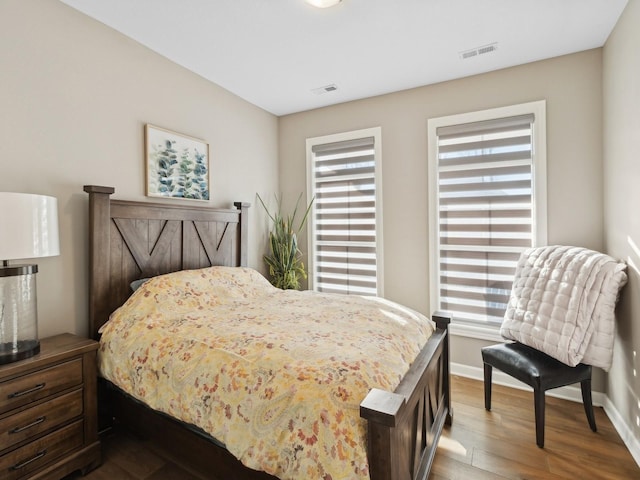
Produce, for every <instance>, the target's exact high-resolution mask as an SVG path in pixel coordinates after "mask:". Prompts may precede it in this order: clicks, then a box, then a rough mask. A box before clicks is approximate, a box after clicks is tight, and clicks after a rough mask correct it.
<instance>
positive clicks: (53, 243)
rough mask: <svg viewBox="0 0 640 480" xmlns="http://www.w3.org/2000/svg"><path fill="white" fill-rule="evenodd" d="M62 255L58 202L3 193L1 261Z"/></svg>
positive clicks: (0, 212) (1, 199)
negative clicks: (59, 236)
mask: <svg viewBox="0 0 640 480" xmlns="http://www.w3.org/2000/svg"><path fill="white" fill-rule="evenodd" d="M53 255H60V241H59V239H58V200H57V199H56V198H54V197H48V196H45V195H32V194H28V193H10V192H0V261H1V260H16V259H24V258H37V257H50V256H53Z"/></svg>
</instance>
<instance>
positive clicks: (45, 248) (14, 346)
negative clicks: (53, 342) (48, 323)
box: [0, 192, 60, 364]
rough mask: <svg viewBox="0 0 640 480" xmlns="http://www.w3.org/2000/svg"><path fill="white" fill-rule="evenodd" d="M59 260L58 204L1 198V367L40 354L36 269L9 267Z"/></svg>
mask: <svg viewBox="0 0 640 480" xmlns="http://www.w3.org/2000/svg"><path fill="white" fill-rule="evenodd" d="M59 254H60V242H59V240H58V201H57V199H55V198H54V197H47V196H44V195H32V194H27V193H9V192H0V261H2V264H1V265H0V364H5V363H10V362H15V361H17V360H22V359H24V358H28V357H31V356H32V355H35V354H37V353H38V352H39V351H40V341H39V340H38V312H37V305H36V300H37V297H36V278H35V274H36V273H37V272H38V266H37V265H33V264H30V265H9V260H17V259H31V258H38V257H49V256H53V255H59Z"/></svg>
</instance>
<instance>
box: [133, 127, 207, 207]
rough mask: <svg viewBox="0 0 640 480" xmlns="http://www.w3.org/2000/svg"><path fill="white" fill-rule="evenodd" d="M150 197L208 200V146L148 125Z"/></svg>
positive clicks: (148, 187)
mask: <svg viewBox="0 0 640 480" xmlns="http://www.w3.org/2000/svg"><path fill="white" fill-rule="evenodd" d="M144 133H145V161H146V165H147V166H146V172H147V196H149V197H166V198H185V199H189V200H209V176H210V174H209V144H208V143H206V142H204V141H202V140H198V139H197V138H193V137H189V136H187V135H182V134H180V133H176V132H172V131H171V130H166V129H164V128H160V127H156V126H154V125H149V124H147V125H145V129H144Z"/></svg>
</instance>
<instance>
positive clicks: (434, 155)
mask: <svg viewBox="0 0 640 480" xmlns="http://www.w3.org/2000/svg"><path fill="white" fill-rule="evenodd" d="M429 146H430V154H429V157H430V158H429V172H430V183H429V187H430V217H431V218H430V230H431V238H430V248H431V252H430V253H431V257H430V264H431V302H432V310H446V311H449V312H451V313H452V315H453V318H454V322H455V324H456V326H455V327H454V329H453V331H454V333H458V334H462V335H470V336H474V337H478V338H487V339H495V338H496V335H497V329H498V327H499V326H500V324H501V323H502V319H503V316H504V312H505V310H506V306H507V303H508V301H509V295H510V292H511V285H512V283H513V277H514V273H515V267H516V263H517V261H518V258H519V256H520V253H521V252H522V251H523V250H524V249H526V248H529V247H532V246H536V245H544V244H545V243H546V183H545V182H546V180H545V177H546V155H545V149H546V148H545V103H544V102H543V101H541V102H534V103H529V104H524V105H517V106H513V107H506V108H501V109H494V110H487V111H483V112H476V113H471V114H463V115H455V116H451V117H444V118H437V119H432V120H429Z"/></svg>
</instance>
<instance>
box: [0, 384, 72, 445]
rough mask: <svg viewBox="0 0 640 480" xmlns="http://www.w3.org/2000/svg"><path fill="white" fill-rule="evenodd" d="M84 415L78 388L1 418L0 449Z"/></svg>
mask: <svg viewBox="0 0 640 480" xmlns="http://www.w3.org/2000/svg"><path fill="white" fill-rule="evenodd" d="M80 415H82V390H76V391H74V392H71V393H67V394H65V395H61V396H59V397H55V398H53V399H51V400H49V401H47V402H45V403H41V404H40V405H37V406H35V407H32V408H29V409H27V410H24V411H22V412H20V413H16V414H14V415H12V416H10V417H6V418H4V419H2V420H0V449H2V450H4V449H5V448H10V447H12V446H13V445H16V444H18V443H20V442H23V441H25V440H28V439H29V438H33V437H35V436H36V435H39V434H41V433H43V432H46V431H47V430H50V429H52V428H55V427H57V426H58V425H62V424H63V423H64V422H67V421H69V420H72V419H73V418H76V417H79V416H80Z"/></svg>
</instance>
